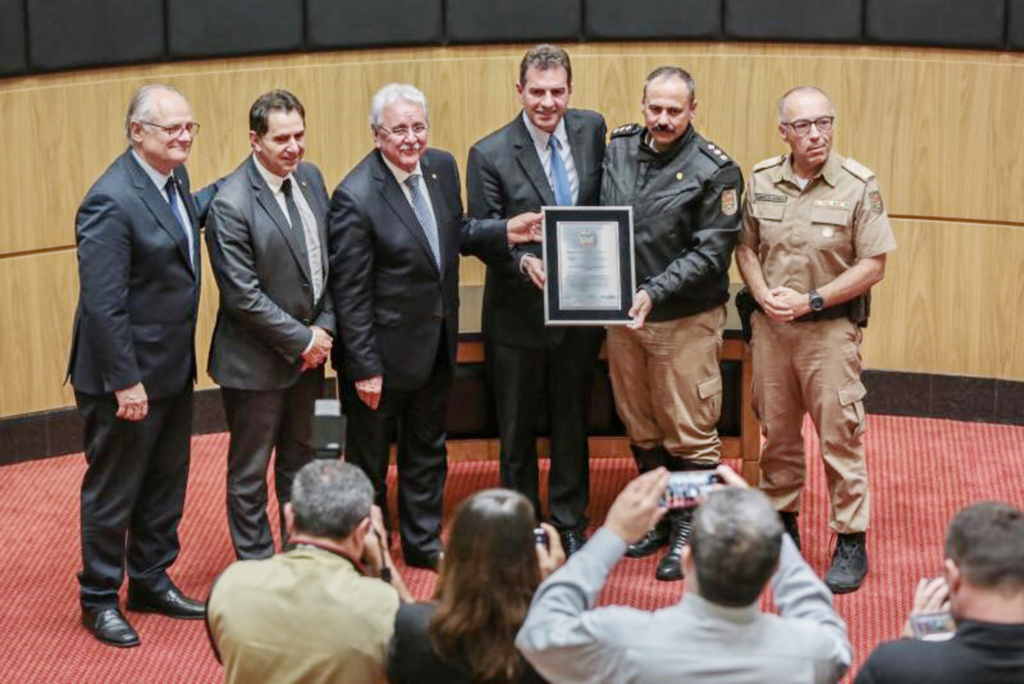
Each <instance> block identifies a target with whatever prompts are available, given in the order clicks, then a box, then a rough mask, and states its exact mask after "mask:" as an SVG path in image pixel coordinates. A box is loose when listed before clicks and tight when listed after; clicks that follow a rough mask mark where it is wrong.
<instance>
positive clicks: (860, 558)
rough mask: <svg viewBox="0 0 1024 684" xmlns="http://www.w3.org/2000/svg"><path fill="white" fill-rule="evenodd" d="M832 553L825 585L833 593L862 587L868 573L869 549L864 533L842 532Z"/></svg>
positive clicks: (848, 591) (846, 592) (846, 591)
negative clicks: (830, 565) (861, 584)
mask: <svg viewBox="0 0 1024 684" xmlns="http://www.w3.org/2000/svg"><path fill="white" fill-rule="evenodd" d="M838 537H839V538H838V539H837V540H836V550H835V553H833V554H832V567H831V568H829V569H828V573H827V574H826V575H825V585H826V586H828V588H829V589H831V590H832V593H833V594H848V593H850V592H851V591H857V590H858V589H860V583H861V582H863V581H864V575H866V574H868V551H867V548H866V547H865V543H864V533H863V532H854V533H851V534H840V535H838Z"/></svg>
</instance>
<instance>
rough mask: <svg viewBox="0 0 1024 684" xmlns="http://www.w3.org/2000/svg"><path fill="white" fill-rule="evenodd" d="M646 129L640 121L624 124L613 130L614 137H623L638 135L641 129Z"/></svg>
mask: <svg viewBox="0 0 1024 684" xmlns="http://www.w3.org/2000/svg"><path fill="white" fill-rule="evenodd" d="M642 130H644V127H643V126H641V125H640V124H638V123H629V124H625V125H623V126H619V127H618V128H616V129H615V130H613V131H612V137H613V138H621V137H623V136H626V135H636V134H637V133H639V132H640V131H642Z"/></svg>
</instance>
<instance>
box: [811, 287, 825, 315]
mask: <svg viewBox="0 0 1024 684" xmlns="http://www.w3.org/2000/svg"><path fill="white" fill-rule="evenodd" d="M807 298H808V299H809V300H811V311H813V312H815V313H818V312H819V311H821V310H822V309H824V308H825V300H824V298H823V297H822V296H821V295H820V294H818V291H817V290H811V291H810V292H808V293H807Z"/></svg>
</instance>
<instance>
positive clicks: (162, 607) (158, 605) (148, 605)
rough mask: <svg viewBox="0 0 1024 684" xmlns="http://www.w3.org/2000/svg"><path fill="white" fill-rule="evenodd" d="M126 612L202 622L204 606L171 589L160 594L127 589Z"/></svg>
mask: <svg viewBox="0 0 1024 684" xmlns="http://www.w3.org/2000/svg"><path fill="white" fill-rule="evenodd" d="M128 610H134V611H135V612H136V613H159V614H160V615H166V616H167V617H172V618H178V619H179V620H202V619H203V617H204V616H205V615H206V606H204V605H203V604H202V603H200V602H199V601H194V600H193V599H190V598H189V597H187V596H185V595H184V594H182V593H181V592H180V591H178V590H177V588H175V587H171V588H170V589H168V590H167V591H165V592H164V593H162V594H154V593H152V592H149V591H145V590H143V589H134V588H132V587H128Z"/></svg>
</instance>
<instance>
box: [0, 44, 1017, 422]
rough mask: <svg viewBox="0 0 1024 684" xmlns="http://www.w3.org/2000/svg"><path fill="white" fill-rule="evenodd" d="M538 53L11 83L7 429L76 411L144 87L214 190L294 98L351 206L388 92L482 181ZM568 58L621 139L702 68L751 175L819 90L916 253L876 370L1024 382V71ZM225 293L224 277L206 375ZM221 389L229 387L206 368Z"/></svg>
mask: <svg viewBox="0 0 1024 684" xmlns="http://www.w3.org/2000/svg"><path fill="white" fill-rule="evenodd" d="M524 49H525V48H524V46H519V45H516V46H489V47H461V48H418V49H392V50H384V51H351V52H342V53H320V54H308V55H289V56H277V57H266V58H249V59H245V58H241V59H238V58H236V59H230V60H218V61H205V62H194V63H187V64H165V65H151V66H143V67H132V68H117V69H108V70H94V71H88V72H79V73H70V74H58V75H49V76H39V77H33V78H22V79H8V80H6V81H0V139H2V140H4V142H5V146H4V151H5V154H3V156H2V160H0V188H3V190H2V191H0V198H2V201H0V378H2V380H0V416H10V415H17V414H22V413H29V412H34V411H41V410H46V409H52V408H57V407H61V406H68V405H71V404H73V395H72V393H71V389H70V387H69V386H62V381H63V379H64V370H65V366H66V361H67V350H68V345H69V341H70V333H71V321H72V317H73V313H74V308H75V304H76V301H77V294H78V293H77V277H76V271H75V269H76V264H75V252H74V215H75V210H76V208H77V206H78V204H79V202H80V200H81V198H82V196H83V195H84V193H85V192H86V190H87V189H88V187H89V186H90V185H91V183H92V182H93V181H94V180H95V179H96V177H97V176H99V174H100V173H101V172H102V171H103V169H104V168H105V167H106V166H107V165H108V164H109V163H110V162H111V160H112V159H113V158H114V157H115V156H116V155H118V154H119V153H120V152H121V151H123V149H124V147H125V140H124V135H123V132H122V121H123V117H124V109H125V106H126V103H127V100H128V98H129V97H130V95H131V93H132V92H133V90H134V89H135V88H136V87H138V86H139V85H140V84H142V83H144V82H146V81H152V80H162V81H166V82H169V83H172V84H174V85H175V86H177V87H178V88H180V89H181V90H182V91H183V92H184V93H185V94H186V95H187V96H188V98H189V99H190V101H191V103H192V106H193V108H194V111H195V115H196V119H197V120H198V121H199V122H201V123H202V125H203V130H202V133H201V136H200V137H199V138H198V139H197V141H196V143H195V146H194V148H193V153H192V158H191V161H190V163H189V170H190V173H191V175H192V178H193V186H194V187H201V186H202V185H204V184H205V183H207V182H210V181H212V180H214V179H215V178H217V177H219V176H221V175H223V174H225V173H227V172H228V171H230V170H231V169H233V168H234V167H235V166H236V165H237V164H238V162H239V161H240V160H241V159H242V158H243V157H244V156H245V155H246V153H247V150H248V145H247V141H246V129H247V122H246V117H247V112H248V107H249V104H250V103H251V102H252V100H253V99H254V98H255V97H256V96H257V95H258V94H260V93H261V92H263V91H265V90H267V89H269V88H272V87H286V88H289V89H291V90H293V91H294V92H295V93H296V94H298V95H299V97H300V98H301V99H302V100H303V102H304V103H305V105H306V109H307V126H308V129H309V139H308V152H307V158H308V159H309V160H311V161H314V162H316V163H317V164H318V165H319V166H320V168H321V169H322V170H323V172H324V176H325V178H326V179H327V183H328V185H329V186H332V187H333V185H334V184H335V183H336V182H337V181H338V180H340V179H341V177H342V176H343V175H344V174H345V173H346V172H347V171H348V169H350V168H351V167H352V166H353V165H354V164H355V163H356V162H357V161H358V160H359V159H361V158H362V157H363V155H365V154H366V153H367V151H368V150H369V149H370V145H371V138H370V134H369V128H368V124H367V118H366V116H367V110H368V106H369V99H370V97H371V95H372V94H373V92H374V91H375V90H376V89H377V88H378V87H379V86H380V85H382V84H384V83H386V82H388V81H396V80H398V81H406V82H411V83H414V84H416V85H418V86H419V87H420V88H421V89H422V90H423V91H424V92H425V93H426V94H427V97H428V98H429V101H430V118H431V125H432V129H431V134H430V142H431V144H432V145H433V146H436V147H441V148H445V149H449V150H451V151H452V152H453V153H454V154H455V156H456V158H457V159H459V160H460V163H464V160H465V157H466V153H467V151H468V149H469V146H470V145H471V144H472V143H473V142H474V141H475V140H477V139H479V138H480V137H482V136H483V135H485V134H487V133H488V132H490V131H492V130H494V129H495V128H497V127H498V126H499V125H501V124H503V123H505V122H506V121H508V120H509V119H511V118H512V117H513V116H514V115H515V114H516V112H517V111H518V109H519V105H518V102H517V100H516V98H515V95H514V91H513V87H512V84H513V81H514V80H515V78H516V75H517V68H518V63H519V59H520V57H521V55H522V53H523V51H524ZM569 49H570V51H571V55H572V58H573V67H574V80H575V82H574V93H573V104H574V105H575V106H577V107H586V108H592V109H596V110H598V111H601V112H602V113H604V115H605V117H606V118H607V120H608V123H609V125H610V126H615V125H618V124H621V123H627V122H630V121H636V120H638V118H639V116H640V112H639V100H640V91H641V85H642V82H643V78H644V76H645V75H646V74H647V73H648V72H649V71H650V70H651V69H652V68H654V67H655V66H658V65H660V64H664V63H670V64H678V65H681V66H684V67H686V68H687V69H689V70H691V72H692V73H693V74H694V76H695V78H696V79H697V100H698V109H697V121H696V123H697V126H698V128H699V129H700V130H701V131H702V132H703V133H704V134H705V135H706V136H707V137H709V138H710V139H712V140H714V141H715V142H716V143H718V144H719V145H720V146H721V147H722V148H723V149H725V150H726V151H728V152H729V153H731V154H732V155H733V156H734V157H735V158H736V159H738V160H739V161H740V162H741V163H742V165H743V168H744V171H745V172H747V171H749V169H750V167H751V166H752V165H753V164H754V163H755V162H757V161H758V160H760V159H762V158H765V157H767V156H770V155H773V154H778V153H780V152H782V151H783V149H784V148H783V146H782V143H781V141H779V140H778V138H777V135H776V124H775V102H776V99H777V98H778V96H779V95H780V94H781V93H782V92H783V91H785V90H786V89H787V88H789V87H791V86H793V85H797V84H802V83H813V84H817V85H819V86H821V87H822V88H824V89H825V90H827V91H828V92H829V93H830V94H831V96H832V98H833V100H834V101H835V104H836V109H837V114H838V119H837V124H836V125H837V133H836V149H837V150H839V151H840V152H841V153H843V154H845V155H847V156H852V157H855V158H857V159H858V160H860V161H861V162H862V163H864V164H866V165H867V166H869V167H871V168H873V169H874V170H875V171H876V172H877V173H878V176H879V179H880V182H881V184H882V190H883V196H884V198H885V201H886V203H887V207H888V210H889V212H890V214H891V215H892V216H893V223H894V225H895V229H896V233H897V239H898V241H899V250H898V251H897V252H896V253H895V254H894V255H893V256H892V257H891V258H890V261H889V268H888V274H887V277H886V280H885V281H884V282H883V283H882V284H881V285H880V286H879V287H877V288H876V291H875V304H874V315H873V317H872V321H871V327H870V329H869V330H868V332H867V342H866V344H865V348H864V354H865V365H866V366H867V367H869V368H873V369H882V370H903V371H917V372H925V373H940V374H953V375H974V376H983V377H991V378H1001V379H1007V380H1024V347H1022V345H1020V344H1018V343H1017V342H1018V340H1020V339H1022V338H1024V314H1022V310H1024V278H1022V277H1021V275H1020V274H1021V272H1022V271H1024V155H1022V153H1021V150H1024V127H1022V126H1020V125H1019V122H1020V120H1021V112H1022V111H1024V55H1020V54H1010V53H992V52H966V51H953V50H939V49H928V50H926V49H909V48H878V47H871V48H869V47H855V46H820V45H800V46H780V45H763V44H749V43H748V44H736V43H731V44H721V43H714V44H694V43H685V44H681V43H643V44H611V43H608V44H584V45H571V46H569ZM329 189H331V188H329ZM462 269H463V278H464V282H465V283H467V284H474V283H481V282H482V279H483V278H482V273H483V271H482V266H481V265H480V264H479V262H476V261H475V260H465V261H464V262H463V266H462ZM733 278H734V280H738V276H737V275H736V273H735V271H734V272H733ZM216 295H217V293H216V285H215V283H214V280H213V278H212V277H211V274H210V273H209V269H208V268H207V273H206V279H205V283H204V291H203V306H202V320H201V324H200V328H199V334H198V338H197V348H198V353H199V354H200V356H201V357H202V359H203V360H204V362H205V357H206V352H207V349H208V346H209V339H210V334H211V332H212V321H213V316H214V313H215V311H216V306H217V296H216ZM204 365H205V363H204ZM201 386H202V387H209V386H212V383H211V381H210V380H209V378H207V377H206V375H205V369H204V371H203V373H202V381H201Z"/></svg>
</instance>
